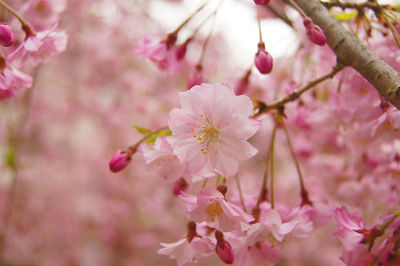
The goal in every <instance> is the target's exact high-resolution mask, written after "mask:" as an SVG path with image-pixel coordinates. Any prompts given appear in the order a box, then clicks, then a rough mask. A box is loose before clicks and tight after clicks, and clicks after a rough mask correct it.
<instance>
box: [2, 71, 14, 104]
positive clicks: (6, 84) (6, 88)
mask: <svg viewBox="0 0 400 266" xmlns="http://www.w3.org/2000/svg"><path fill="white" fill-rule="evenodd" d="M13 83H14V82H13V81H12V80H9V79H7V78H6V77H5V76H4V75H0V101H2V100H6V99H8V98H11V97H13V96H14V95H15V92H14V88H13Z"/></svg>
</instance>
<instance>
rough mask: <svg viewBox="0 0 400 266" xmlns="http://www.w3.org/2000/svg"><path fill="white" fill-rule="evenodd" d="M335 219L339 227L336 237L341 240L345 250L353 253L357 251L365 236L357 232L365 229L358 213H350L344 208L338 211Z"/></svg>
mask: <svg viewBox="0 0 400 266" xmlns="http://www.w3.org/2000/svg"><path fill="white" fill-rule="evenodd" d="M335 218H336V222H337V223H338V227H339V229H338V230H337V231H336V232H335V236H337V237H338V238H339V239H340V241H341V242H342V245H343V248H344V249H345V250H347V251H351V250H353V249H355V247H356V246H357V245H358V244H359V243H360V241H361V240H362V239H363V235H362V234H361V233H359V232H357V231H358V230H361V229H364V227H365V222H364V220H363V219H362V217H361V216H360V214H359V213H358V212H353V213H349V211H348V210H347V208H346V207H344V206H342V207H340V208H337V209H336V211H335Z"/></svg>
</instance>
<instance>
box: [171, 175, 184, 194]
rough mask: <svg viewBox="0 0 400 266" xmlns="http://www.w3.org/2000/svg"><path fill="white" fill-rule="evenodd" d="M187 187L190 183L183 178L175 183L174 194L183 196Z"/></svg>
mask: <svg viewBox="0 0 400 266" xmlns="http://www.w3.org/2000/svg"><path fill="white" fill-rule="evenodd" d="M187 187H188V183H187V182H186V180H185V179H184V178H183V177H181V178H179V179H178V180H177V181H176V182H175V183H174V187H173V189H172V192H173V193H174V195H176V196H178V195H179V194H181V192H182V191H185V190H186V189H187Z"/></svg>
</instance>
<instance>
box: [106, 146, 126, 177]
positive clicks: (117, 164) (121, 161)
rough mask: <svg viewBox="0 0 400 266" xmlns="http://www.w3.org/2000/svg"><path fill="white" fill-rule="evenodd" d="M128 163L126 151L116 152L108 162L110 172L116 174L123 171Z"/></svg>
mask: <svg viewBox="0 0 400 266" xmlns="http://www.w3.org/2000/svg"><path fill="white" fill-rule="evenodd" d="M130 162H131V156H129V155H128V154H127V153H126V151H123V150H118V151H117V152H116V153H115V154H114V156H113V157H112V158H111V160H110V163H109V167H110V171H111V172H113V173H117V172H119V171H121V170H122V169H124V168H125V167H126V166H127V165H128V164H129V163H130Z"/></svg>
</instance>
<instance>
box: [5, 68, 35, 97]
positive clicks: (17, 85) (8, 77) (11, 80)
mask: <svg viewBox="0 0 400 266" xmlns="http://www.w3.org/2000/svg"><path fill="white" fill-rule="evenodd" d="M32 82H33V78H32V77H31V76H29V75H27V74H25V73H23V72H21V71H19V70H18V69H16V68H15V67H13V66H11V65H7V66H6V67H5V68H4V70H3V73H1V74H0V101H1V100H5V99H8V98H11V97H13V96H14V95H15V94H16V92H15V91H16V90H20V89H25V88H28V87H30V86H32Z"/></svg>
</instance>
